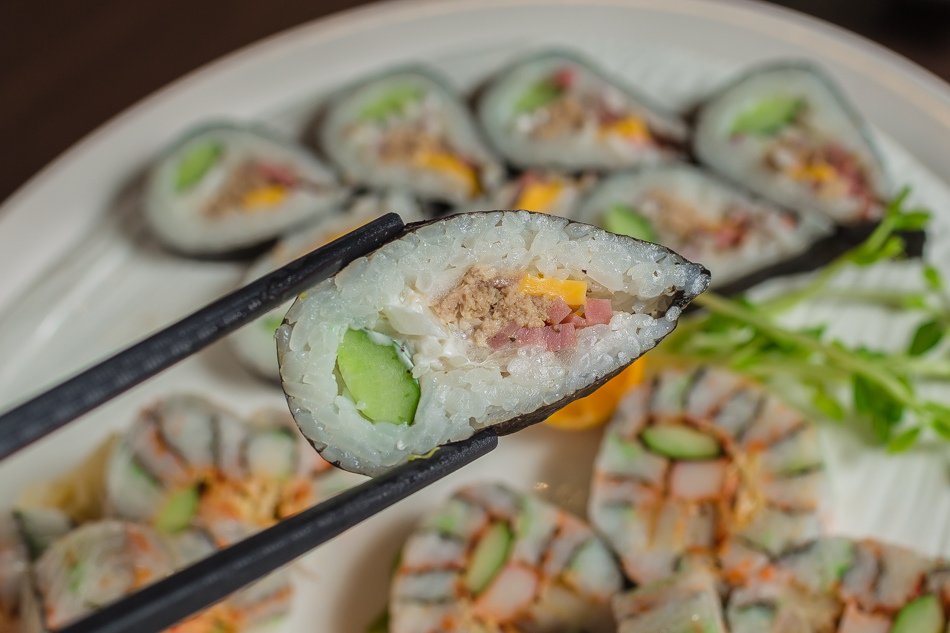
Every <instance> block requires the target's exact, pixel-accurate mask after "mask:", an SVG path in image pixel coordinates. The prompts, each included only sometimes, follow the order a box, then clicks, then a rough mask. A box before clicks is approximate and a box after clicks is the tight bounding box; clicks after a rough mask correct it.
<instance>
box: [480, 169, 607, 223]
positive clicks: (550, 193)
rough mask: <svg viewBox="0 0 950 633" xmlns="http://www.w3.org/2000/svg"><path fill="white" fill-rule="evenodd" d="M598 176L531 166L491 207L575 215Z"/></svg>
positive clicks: (508, 183) (508, 185)
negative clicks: (533, 168)
mask: <svg viewBox="0 0 950 633" xmlns="http://www.w3.org/2000/svg"><path fill="white" fill-rule="evenodd" d="M595 180H596V176H593V175H591V174H588V175H583V176H579V177H573V176H569V175H567V174H564V173H561V172H557V171H551V170H529V171H526V172H523V173H521V174H520V175H519V176H517V177H516V178H514V179H512V180H510V181H509V182H507V183H505V184H504V185H503V186H502V187H501V188H500V189H499V190H498V192H497V193H496V194H495V195H494V196H493V197H492V199H491V202H490V204H489V205H488V208H491V209H520V210H524V211H536V212H538V213H550V214H553V215H559V216H561V217H564V218H573V217H574V213H575V211H576V209H577V205H578V203H579V202H580V200H581V199H582V197H583V196H584V194H585V192H586V191H587V190H589V189H590V188H591V186H592V185H593V184H594V182H595Z"/></svg>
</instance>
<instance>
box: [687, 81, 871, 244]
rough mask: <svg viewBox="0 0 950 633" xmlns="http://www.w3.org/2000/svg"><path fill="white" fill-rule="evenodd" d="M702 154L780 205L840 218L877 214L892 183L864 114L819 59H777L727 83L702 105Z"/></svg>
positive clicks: (698, 145)
mask: <svg viewBox="0 0 950 633" xmlns="http://www.w3.org/2000/svg"><path fill="white" fill-rule="evenodd" d="M693 149H694V151H695V154H696V156H697V157H698V158H699V160H700V161H701V162H702V163H703V164H705V165H707V166H709V167H710V168H711V169H713V170H714V171H717V172H718V173H720V174H721V175H722V176H724V177H725V178H728V179H729V180H732V181H734V182H737V183H740V184H741V185H743V186H744V187H746V188H748V189H750V190H752V191H754V192H756V193H758V194H759V195H761V196H763V197H765V198H768V199H769V200H772V201H774V202H776V203H778V204H780V205H783V206H786V207H788V208H791V209H796V210H799V211H802V212H810V213H816V214H820V215H822V216H825V217H827V218H830V219H831V220H833V221H834V222H836V223H838V224H842V225H853V224H859V223H862V222H867V221H873V220H875V219H877V218H878V217H879V216H880V215H881V212H882V209H883V202H884V201H885V200H886V199H887V198H888V197H889V185H888V182H887V177H886V174H885V171H884V167H883V164H882V162H881V159H880V156H879V155H878V153H877V150H876V149H875V147H874V145H873V143H872V141H871V139H870V134H869V132H868V129H867V126H866V125H865V123H864V121H863V119H862V118H861V116H860V115H859V114H858V113H857V111H856V110H855V109H854V107H853V106H852V105H851V104H850V103H849V102H848V100H847V98H846V97H845V96H844V94H843V93H842V91H841V90H840V89H839V88H838V86H837V85H836V84H835V83H834V81H833V80H832V79H831V77H829V76H828V75H826V74H825V73H824V71H822V70H821V69H820V68H818V67H817V66H813V65H811V64H807V63H788V62H780V63H773V64H767V65H764V66H760V67H757V68H755V69H753V70H751V71H749V72H747V73H745V74H744V75H742V76H741V77H739V78H738V79H735V80H734V81H732V82H730V83H729V84H728V85H726V86H725V87H724V88H722V89H721V90H720V91H718V92H717V93H716V94H714V95H713V96H712V97H710V98H709V99H708V100H707V101H706V102H705V103H704V104H703V105H702V106H701V107H700V109H699V111H698V114H697V118H696V127H695V133H694V138H693Z"/></svg>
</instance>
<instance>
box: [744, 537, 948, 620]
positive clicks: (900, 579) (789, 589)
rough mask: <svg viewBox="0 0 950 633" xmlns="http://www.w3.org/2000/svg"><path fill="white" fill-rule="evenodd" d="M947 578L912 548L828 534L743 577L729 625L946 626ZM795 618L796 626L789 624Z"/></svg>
mask: <svg viewBox="0 0 950 633" xmlns="http://www.w3.org/2000/svg"><path fill="white" fill-rule="evenodd" d="M943 582H944V579H943V577H942V575H941V571H940V569H939V567H937V566H936V565H935V564H934V562H933V561H930V560H928V559H927V558H925V557H923V556H921V555H919V554H917V553H915V552H913V551H912V550H909V549H907V548H904V547H899V546H895V545H889V544H884V543H879V542H875V541H870V540H863V541H853V540H850V539H847V538H844V537H822V538H819V539H817V540H815V541H812V542H809V543H806V544H804V545H802V546H800V547H799V548H797V549H795V550H793V551H790V552H788V553H786V554H785V555H783V556H782V557H781V558H779V559H778V560H777V561H774V562H773V563H772V564H771V566H768V567H761V568H759V569H758V570H756V571H755V572H754V573H752V574H750V575H749V576H748V577H747V578H746V579H745V580H744V581H742V584H741V585H740V586H739V588H737V589H736V590H735V591H733V593H732V596H731V598H730V605H729V610H728V612H729V624H730V626H731V627H732V630H733V631H739V632H744V631H749V632H752V631H766V632H769V631H775V632H776V633H777V632H779V631H782V632H784V631H787V630H796V631H814V632H816V633H825V632H827V633H909V632H911V631H914V632H919V633H943V632H944V630H945V626H946V621H947V620H946V611H945V608H946V607H945V602H946V601H945V596H944V590H945V587H944V586H943ZM792 622H794V623H796V625H797V627H798V628H795V629H789V628H787V627H788V626H791V624H790V623H792ZM783 627H786V628H783Z"/></svg>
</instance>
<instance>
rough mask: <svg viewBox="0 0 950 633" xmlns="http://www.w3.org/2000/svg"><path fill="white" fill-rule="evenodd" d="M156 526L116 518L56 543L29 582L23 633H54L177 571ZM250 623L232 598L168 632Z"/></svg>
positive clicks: (203, 632)
mask: <svg viewBox="0 0 950 633" xmlns="http://www.w3.org/2000/svg"><path fill="white" fill-rule="evenodd" d="M175 563H176V561H175V557H174V556H173V553H172V550H171V549H170V548H169V547H168V544H167V543H166V542H165V541H164V540H163V539H162V537H161V536H160V535H159V534H158V533H157V532H156V531H155V530H153V529H152V528H150V527H148V526H145V525H139V524H135V523H126V522H122V521H115V520H105V521H97V522H92V523H86V524H84V525H82V526H80V527H78V528H76V529H75V530H73V531H71V532H69V533H68V534H65V535H63V536H62V537H60V538H58V539H57V540H55V541H54V542H53V543H51V544H50V546H49V548H48V549H47V550H46V551H45V552H44V553H43V555H42V556H41V557H40V558H39V559H38V560H37V561H36V564H35V565H34V567H33V569H32V570H31V574H30V582H29V583H25V584H24V585H23V588H22V590H23V592H22V595H23V605H24V609H23V628H22V629H21V630H22V632H23V633H48V632H49V631H50V630H51V629H55V630H59V629H60V628H61V627H63V626H65V625H68V624H70V623H72V622H75V621H76V620H79V619H81V618H83V617H85V616H87V615H89V614H91V613H92V612H93V611H95V610H96V609H99V608H101V607H104V606H106V605H108V604H110V603H112V602H114V601H116V600H118V599H120V598H123V597H125V596H127V595H129V594H131V593H134V592H136V591H139V590H140V589H143V588H144V587H146V586H148V585H150V584H152V583H154V582H156V581H158V580H161V579H162V578H164V577H166V576H168V575H169V574H171V573H172V572H173V571H174V570H175V566H176V565H175ZM246 623H247V621H246V620H244V619H243V618H242V616H241V615H240V614H238V613H236V612H235V611H234V610H233V609H232V608H231V607H230V605H229V603H228V601H225V602H223V603H219V604H217V605H215V606H213V607H211V608H210V609H207V610H206V611H204V612H202V613H199V614H197V615H195V616H193V617H191V618H188V619H187V620H185V621H183V622H181V623H179V624H176V625H174V626H172V627H170V628H169V629H166V632H167V633H237V631H239V630H241V629H242V628H243V625H244V624H246Z"/></svg>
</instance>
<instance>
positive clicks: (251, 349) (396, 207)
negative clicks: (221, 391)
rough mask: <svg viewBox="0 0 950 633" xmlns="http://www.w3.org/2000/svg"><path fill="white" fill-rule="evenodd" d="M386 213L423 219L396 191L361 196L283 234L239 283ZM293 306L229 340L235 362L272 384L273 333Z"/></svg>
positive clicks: (415, 206) (274, 369)
mask: <svg viewBox="0 0 950 633" xmlns="http://www.w3.org/2000/svg"><path fill="white" fill-rule="evenodd" d="M385 213H398V214H399V215H400V216H401V217H402V219H403V220H404V221H406V222H415V221H417V220H421V219H422V213H421V212H420V210H419V205H418V204H417V203H416V202H415V200H413V199H412V197H411V196H408V195H405V194H400V193H395V192H393V193H389V194H386V195H364V196H360V197H359V198H357V199H356V200H354V201H353V203H352V204H351V205H350V206H349V207H347V208H346V209H345V210H344V211H343V212H342V213H337V214H333V215H331V216H329V217H327V218H325V219H323V220H321V221H319V222H317V223H316V224H313V225H308V226H306V227H303V228H301V229H299V230H296V231H294V232H292V233H290V234H288V235H286V236H285V237H284V238H283V239H281V240H280V241H279V242H278V243H277V244H276V245H275V246H274V248H273V249H271V251H270V252H268V253H267V254H265V255H264V256H262V257H261V258H260V259H258V260H257V261H256V262H255V263H254V265H253V266H251V268H250V269H249V270H248V272H247V275H245V276H244V279H243V280H242V282H241V284H242V285H244V284H247V283H250V282H251V281H254V280H255V279H257V278H259V277H262V276H263V275H266V274H267V273H269V272H271V271H274V270H276V269H278V268H280V267H281V266H283V265H285V264H288V263H290V262H292V261H293V260H295V259H297V258H298V257H302V256H304V255H306V254H307V253H309V252H310V251H312V250H314V249H316V248H319V247H320V246H323V245H324V244H327V243H328V242H331V241H333V240H335V239H336V238H338V237H340V236H342V235H345V234H346V233H349V232H350V231H352V230H354V229H356V228H358V227H360V226H362V225H363V224H366V223H367V222H370V221H371V220H374V219H376V218H377V217H379V216H381V215H383V214H385ZM292 304H293V301H288V302H287V303H286V304H284V305H282V306H279V307H277V308H274V309H273V310H271V311H270V312H268V313H267V314H265V315H263V316H261V317H258V318H257V319H255V320H254V321H252V322H251V323H248V324H247V325H245V326H244V327H242V328H241V329H239V330H238V331H237V332H235V333H234V334H232V335H231V337H230V338H229V339H228V340H229V341H230V342H231V346H232V349H233V350H234V352H235V354H237V357H238V359H239V360H240V361H241V362H242V363H244V365H245V366H246V367H248V368H250V369H251V370H253V371H254V372H256V373H257V374H259V375H261V376H262V377H264V378H271V379H273V380H275V381H276V380H278V379H279V378H280V374H279V372H278V370H277V344H276V343H275V342H274V333H275V332H276V331H277V328H278V327H279V326H280V324H281V322H282V321H283V320H284V314H286V313H287V310H289V309H290V306H291V305H292Z"/></svg>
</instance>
